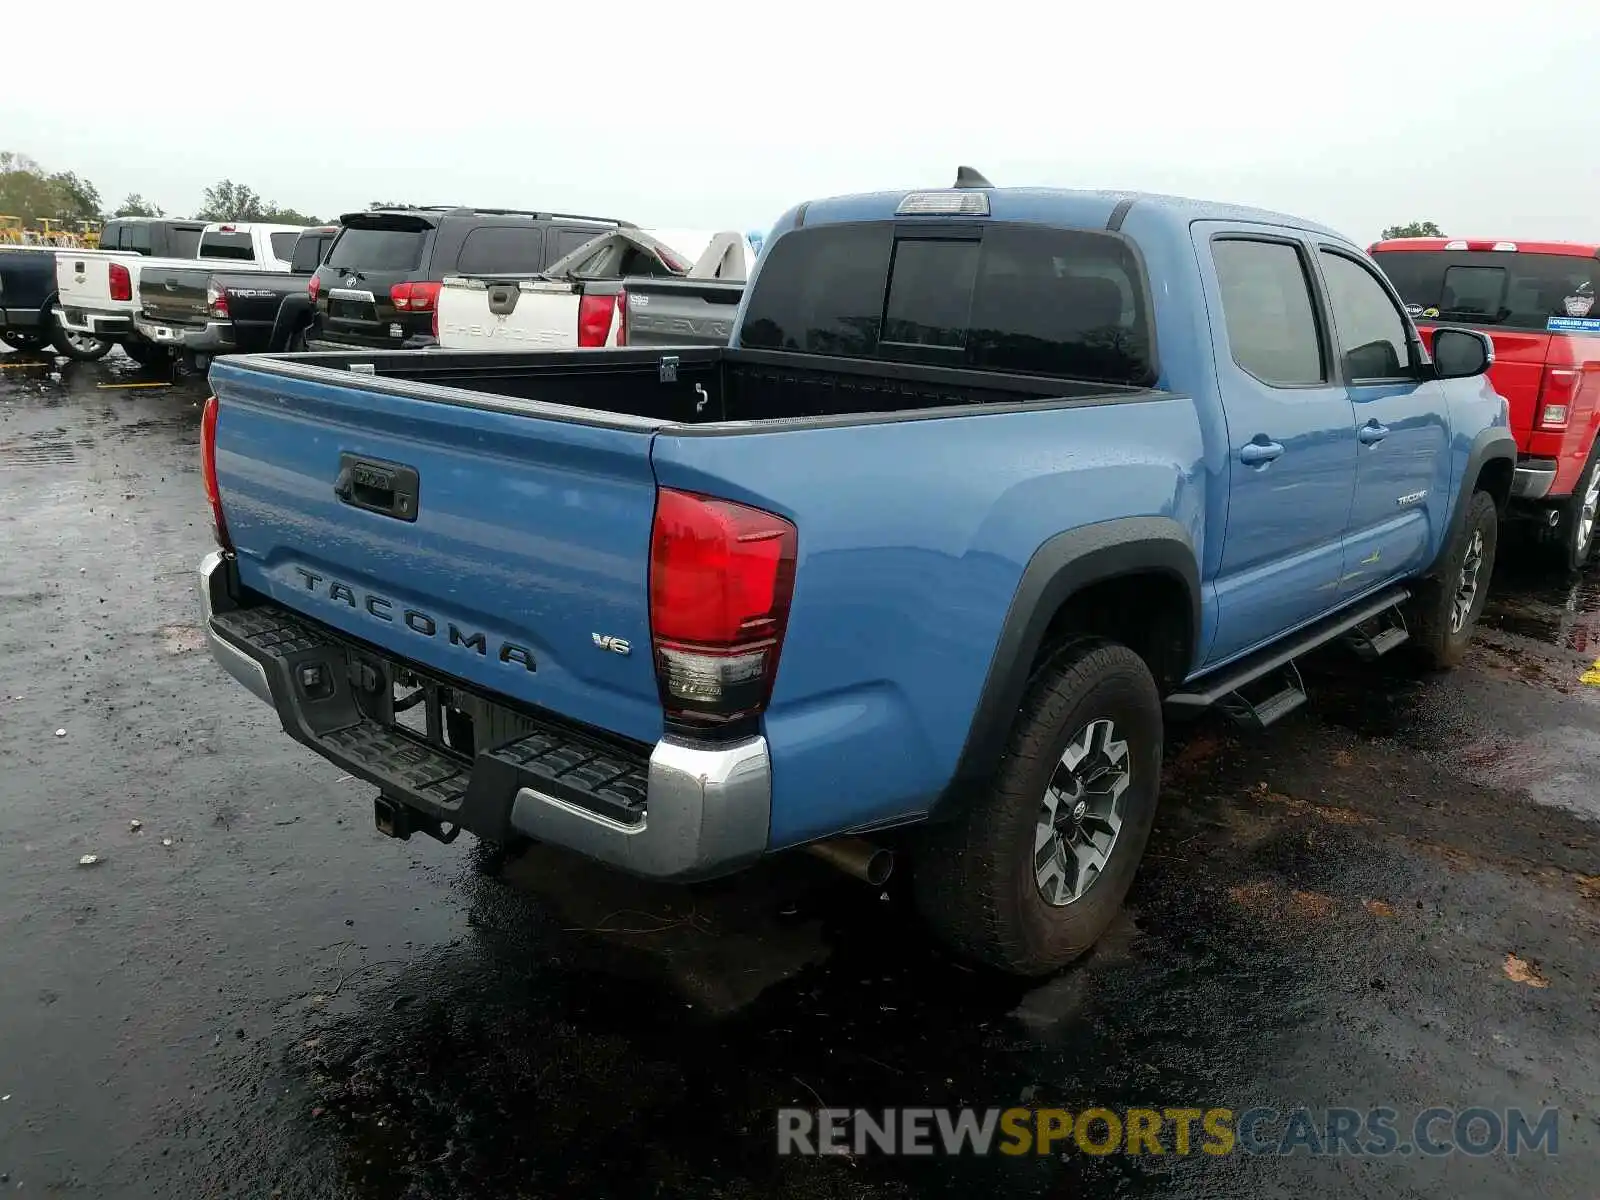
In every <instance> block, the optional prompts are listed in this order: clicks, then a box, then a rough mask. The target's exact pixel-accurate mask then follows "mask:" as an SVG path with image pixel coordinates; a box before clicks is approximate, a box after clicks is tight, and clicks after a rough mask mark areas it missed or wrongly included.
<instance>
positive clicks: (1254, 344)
mask: <svg viewBox="0 0 1600 1200" xmlns="http://www.w3.org/2000/svg"><path fill="white" fill-rule="evenodd" d="M1211 259H1212V262H1214V263H1215V264H1216V268H1217V285H1218V288H1219V289H1220V291H1221V293H1222V319H1223V324H1224V325H1225V327H1226V328H1227V331H1228V349H1229V350H1230V351H1231V352H1232V354H1233V361H1234V362H1236V363H1238V364H1239V366H1240V368H1242V369H1243V370H1245V371H1247V372H1249V373H1250V374H1251V375H1252V376H1254V377H1255V378H1256V379H1259V380H1260V381H1261V382H1262V383H1265V384H1268V385H1270V386H1272V387H1308V386H1312V385H1314V384H1319V383H1325V382H1326V381H1327V378H1328V375H1327V371H1326V369H1325V368H1324V366H1323V355H1322V341H1321V337H1320V335H1319V333H1318V330H1317V318H1316V312H1315V309H1314V308H1313V307H1312V303H1311V284H1310V281H1309V279H1308V278H1307V277H1306V268H1305V262H1304V260H1303V259H1302V258H1301V256H1300V250H1299V248H1298V247H1296V246H1295V245H1293V244H1291V243H1289V242H1269V241H1260V240H1258V239H1254V238H1232V237H1230V238H1218V239H1217V240H1216V241H1214V242H1212V243H1211Z"/></svg>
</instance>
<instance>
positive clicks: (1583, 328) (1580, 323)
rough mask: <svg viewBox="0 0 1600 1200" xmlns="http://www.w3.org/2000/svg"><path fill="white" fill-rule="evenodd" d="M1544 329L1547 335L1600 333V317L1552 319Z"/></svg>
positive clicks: (1546, 323)
mask: <svg viewBox="0 0 1600 1200" xmlns="http://www.w3.org/2000/svg"><path fill="white" fill-rule="evenodd" d="M1544 327H1545V331H1546V332H1547V333H1600V317H1551V318H1550V319H1549V320H1547V321H1546V322H1545V323H1544Z"/></svg>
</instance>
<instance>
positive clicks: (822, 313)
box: [740, 222, 1156, 387]
mask: <svg viewBox="0 0 1600 1200" xmlns="http://www.w3.org/2000/svg"><path fill="white" fill-rule="evenodd" d="M767 254H768V258H767V261H766V262H765V263H764V264H763V265H762V268H761V272H760V274H759V275H758V276H757V278H756V284H755V287H754V290H753V291H752V293H751V296H750V301H749V305H748V310H747V312H746V313H745V317H744V324H743V327H742V332H741V335H740V340H741V343H742V344H743V345H744V346H746V347H748V348H750V349H754V350H762V349H766V350H792V351H798V352H801V353H806V354H825V355H836V356H840V357H849V358H875V359H890V360H894V361H900V362H916V363H923V364H927V365H931V366H947V367H964V368H969V369H974V370H987V371H1000V372H1006V373H1016V374H1026V375H1050V376H1056V377H1059V378H1067V379H1082V380H1089V381H1092V382H1097V383H1110V384H1130V385H1134V386H1140V387H1146V386H1149V385H1151V384H1153V383H1154V382H1155V379H1156V366H1155V360H1154V353H1153V345H1152V341H1153V339H1152V337H1151V332H1150V313H1149V304H1148V300H1147V297H1148V289H1147V286H1146V282H1145V276H1144V270H1143V267H1142V266H1141V264H1140V262H1139V259H1138V256H1137V254H1135V252H1134V250H1133V248H1132V246H1131V245H1130V244H1129V243H1128V242H1127V241H1126V240H1124V239H1123V238H1120V237H1117V236H1115V235H1113V234H1109V233H1100V232H1093V231H1089V230H1072V229H1051V228H1046V227H1042V226H1036V225H1004V224H993V225H984V226H981V227H967V228H966V229H965V230H956V229H947V228H945V227H942V226H941V227H934V226H920V227H919V226H907V225H899V226H897V225H895V224H894V223H889V222H878V223H862V224H847V225H822V226H817V227H815V228H813V229H798V230H794V231H793V232H790V233H787V234H785V235H783V236H782V237H780V238H779V239H778V240H777V241H776V242H774V243H773V244H772V246H771V247H770V248H769V249H768V251H767Z"/></svg>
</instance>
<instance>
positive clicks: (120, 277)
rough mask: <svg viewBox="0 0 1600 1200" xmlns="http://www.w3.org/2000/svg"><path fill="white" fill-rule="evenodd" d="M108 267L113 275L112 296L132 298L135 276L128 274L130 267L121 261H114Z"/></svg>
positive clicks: (117, 298) (113, 297)
mask: <svg viewBox="0 0 1600 1200" xmlns="http://www.w3.org/2000/svg"><path fill="white" fill-rule="evenodd" d="M106 269H107V271H108V272H109V273H110V276H111V298H112V299H113V300H132V299H133V276H132V275H130V274H128V268H127V267H125V266H123V265H122V264H121V263H119V262H114V263H111V264H110V265H109V266H108V267H107V268H106Z"/></svg>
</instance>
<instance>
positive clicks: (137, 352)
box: [122, 338, 171, 367]
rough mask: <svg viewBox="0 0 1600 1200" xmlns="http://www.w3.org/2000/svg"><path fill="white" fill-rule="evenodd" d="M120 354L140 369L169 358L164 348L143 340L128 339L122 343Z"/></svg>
mask: <svg viewBox="0 0 1600 1200" xmlns="http://www.w3.org/2000/svg"><path fill="white" fill-rule="evenodd" d="M122 352H123V353H124V354H126V355H127V356H128V357H129V358H131V359H133V361H134V362H136V363H138V364H139V365H140V366H141V367H153V366H156V365H157V364H159V363H163V362H166V361H167V360H168V359H169V358H170V357H171V355H170V354H168V353H167V350H166V348H165V347H162V346H158V345H156V344H155V343H154V342H147V341H145V340H144V339H143V338H129V339H128V340H127V341H125V342H123V343H122Z"/></svg>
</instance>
